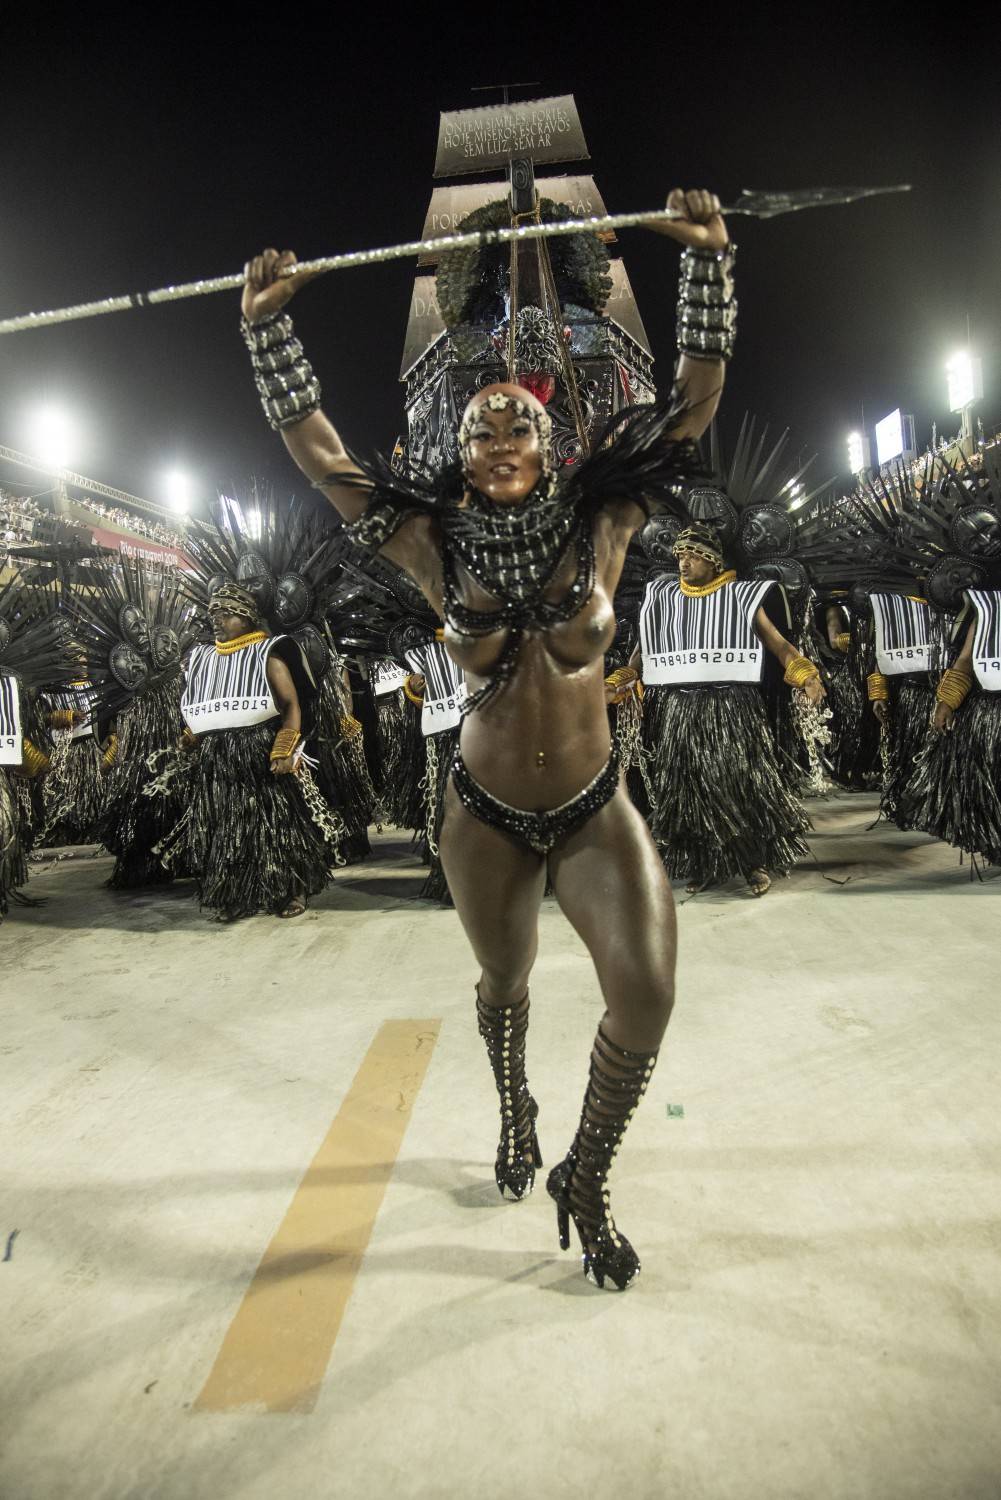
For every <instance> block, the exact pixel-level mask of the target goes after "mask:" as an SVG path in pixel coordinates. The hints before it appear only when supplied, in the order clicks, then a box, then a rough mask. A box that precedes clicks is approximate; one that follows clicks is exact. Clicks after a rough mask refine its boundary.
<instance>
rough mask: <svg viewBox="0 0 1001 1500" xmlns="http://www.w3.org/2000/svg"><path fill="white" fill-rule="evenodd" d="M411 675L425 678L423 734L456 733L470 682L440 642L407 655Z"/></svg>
mask: <svg viewBox="0 0 1001 1500" xmlns="http://www.w3.org/2000/svg"><path fill="white" fill-rule="evenodd" d="M407 663H408V665H409V667H410V670H411V672H419V673H420V675H421V676H422V677H423V678H424V681H425V683H426V687H425V689H424V707H423V709H422V710H421V733H422V734H423V735H424V736H425V738H427V736H428V735H429V734H442V733H444V731H445V730H446V729H454V728H455V726H456V725H457V724H458V722H459V720H460V719H461V718H462V704H463V700H464V699H465V696H466V679H465V677H464V676H463V673H462V668H461V667H457V666H456V665H455V662H454V661H453V660H452V658H451V657H450V656H449V654H448V652H447V651H446V650H445V647H444V646H443V645H442V644H441V642H440V641H429V642H428V644H427V645H426V646H416V647H415V648H414V650H413V651H408V652H407Z"/></svg>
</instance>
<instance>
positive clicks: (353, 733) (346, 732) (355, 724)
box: [341, 714, 362, 740]
mask: <svg viewBox="0 0 1001 1500" xmlns="http://www.w3.org/2000/svg"><path fill="white" fill-rule="evenodd" d="M361 732H362V727H361V720H360V719H356V718H355V716H354V714H345V715H344V717H343V718H342V719H341V734H343V736H344V738H345V739H346V740H356V739H357V738H358V736H359V735H360V734H361Z"/></svg>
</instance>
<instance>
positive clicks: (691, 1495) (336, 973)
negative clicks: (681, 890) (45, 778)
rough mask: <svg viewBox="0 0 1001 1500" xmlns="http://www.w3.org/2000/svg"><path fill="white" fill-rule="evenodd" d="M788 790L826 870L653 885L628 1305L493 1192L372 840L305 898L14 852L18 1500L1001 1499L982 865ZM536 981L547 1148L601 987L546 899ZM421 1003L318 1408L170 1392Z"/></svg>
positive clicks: (536, 1210) (858, 812) (396, 870)
mask: <svg viewBox="0 0 1001 1500" xmlns="http://www.w3.org/2000/svg"><path fill="white" fill-rule="evenodd" d="M815 815H816V820H817V824H818V829H819V832H818V836H817V837H816V839H815V841H814V849H815V851H816V854H817V857H818V860H819V869H818V868H816V867H811V866H804V867H802V868H801V869H799V870H797V871H796V872H795V874H794V875H793V876H792V878H791V879H790V880H789V881H788V882H781V883H778V884H777V885H776V887H775V889H774V890H773V892H772V893H771V894H770V895H769V896H768V897H767V898H766V899H765V900H764V901H761V902H756V901H754V900H753V899H752V898H750V897H748V896H746V895H744V894H743V892H741V891H740V890H738V889H736V888H734V889H733V890H731V891H729V892H724V893H719V894H709V895H704V896H700V897H698V898H697V899H695V900H693V901H689V902H687V903H686V904H685V905H684V906H683V908H682V910H681V913H680V928H681V943H682V947H681V965H680V985H679V1002H678V1006H677V1010H676V1012H675V1017H674V1020H673V1022H672V1026H671V1030H670V1032H669V1034H668V1043H667V1046H666V1049H665V1052H664V1054H663V1061H662V1065H661V1066H660V1068H659V1070H658V1072H657V1074H656V1075H655V1078H654V1082H653V1085H652V1087H651V1090H650V1093H649V1095H648V1096H647V1099H646V1101H645V1102H644V1106H643V1108H642V1110H641V1111H640V1113H639V1114H638V1115H637V1118H636V1120H635V1122H634V1125H633V1129H632V1131H631V1133H630V1135H629V1137H628V1139H627V1144H626V1146H625V1148H624V1150H623V1153H622V1156H621V1157H620V1163H621V1166H620V1169H619V1171H618V1174H617V1177H616V1178H615V1179H614V1182H615V1190H614V1202H615V1207H616V1212H617V1217H618V1219H619V1221H620V1223H621V1225H622V1227H623V1229H624V1230H625V1231H626V1232H627V1233H628V1235H629V1236H630V1238H631V1239H632V1240H633V1242H634V1243H635V1244H636V1246H637V1248H638V1249H640V1251H641V1253H642V1255H643V1259H644V1273H643V1276H642V1277H641V1278H640V1281H639V1282H638V1283H637V1285H636V1287H635V1288H634V1289H633V1290H631V1291H630V1292H629V1293H628V1294H627V1295H626V1296H623V1297H620V1296H615V1295H609V1294H604V1293H601V1292H598V1291H597V1290H595V1289H594V1288H592V1287H589V1286H588V1285H587V1284H586V1283H585V1282H584V1281H583V1278H582V1277H581V1275H580V1272H579V1265H578V1262H577V1260H576V1257H575V1256H573V1255H572V1254H571V1255H565V1256H564V1255H561V1254H560V1252H559V1250H558V1248H557V1244H556V1235H555V1224H554V1219H553V1216H552V1214H551V1213H550V1203H549V1200H548V1199H547V1198H546V1196H545V1193H544V1191H542V1189H541V1185H540V1188H539V1189H538V1190H537V1192H536V1194H535V1196H534V1197H533V1198H532V1199H530V1200H529V1201H527V1202H525V1203H523V1204H514V1205H509V1204H504V1203H502V1202H501V1200H500V1199H499V1197H498V1196H497V1193H496V1189H495V1187H494V1184H493V1180H492V1161H493V1153H494V1148H495V1145H496V1103H495V1097H494V1095H493V1091H492V1082H491V1079H490V1074H489V1070H488V1067H487V1063H486V1059H485V1057H484V1056H483V1054H482V1051H481V1043H480V1042H479V1039H478V1038H477V1036H476V1034H475V1027H474V1024H473V1018H472V1004H471V997H472V982H473V978H474V972H473V967H472V963H471V960H470V957H469V955H468V951H467V949H466V947H465V943H464V940H463V938H462V934H461V931H460V929H459V926H458V921H457V919H456V917H455V916H454V914H453V913H451V912H448V911H441V910H438V909H435V908H429V907H427V906H424V905H421V904H419V903H416V902H414V901H413V900H412V899H411V897H412V894H413V892H414V891H415V890H416V887H417V884H418V883H419V881H418V878H417V873H416V871H415V869H414V867H413V865H412V862H411V861H410V860H409V855H408V852H407V848H406V846H405V845H404V844H402V843H400V842H399V840H394V838H392V837H390V836H383V837H382V838H381V839H379V840H377V848H378V852H379V856H380V858H379V861H378V862H377V863H373V864H370V865H368V866H364V867H356V868H354V869H351V870H347V871H345V872H343V873H342V874H341V875H340V876H339V877H338V879H337V882H336V884H335V885H334V886H332V887H331V888H330V890H329V891H328V892H327V893H326V894H325V895H324V896H323V897H321V898H320V899H319V900H318V901H317V902H316V903H315V905H314V907H313V908H312V909H311V911H310V913H309V914H308V915H307V916H306V917H304V918H302V919H301V920H299V921H296V922H292V923H279V922H277V921H275V920H273V919H257V920H255V921H253V922H250V923H241V924H239V925H237V926H235V927H230V928H219V927H217V926H213V925H210V924H209V923H208V922H207V921H206V920H205V918H204V917H202V916H200V914H199V913H198V911H197V908H196V907H195V906H194V904H193V903H192V902H191V900H190V899H189V895H188V889H187V888H185V887H178V888H177V889H174V890H165V891H159V890H158V891H152V892H149V893H146V894H141V895H135V896H130V895H122V894H119V893H115V892H110V891H107V890H105V889H103V887H102V886H101V880H102V879H103V878H104V877H105V876H106V874H107V872H108V869H109V862H108V861H107V860H96V861H87V860H85V861H74V862H72V863H69V862H68V863H66V864H62V865H56V866H52V867H48V868H44V869H41V870H38V871H36V873H35V875H34V877H33V879H32V886H31V888H32V891H33V893H34V894H36V895H42V896H46V897H48V898H49V903H48V905H47V906H46V907H45V908H44V909H41V910H37V911H24V910H15V911H14V912H13V914H12V915H11V917H10V918H9V919H8V921H7V922H6V923H5V924H4V925H3V927H2V928H0V962H2V975H3V992H4V998H3V1002H2V1010H0V1015H2V1028H0V1086H2V1095H0V1097H2V1101H3V1103H2V1110H3V1114H2V1118H3V1127H4V1128H3V1143H4V1144H3V1152H2V1156H0V1183H2V1193H0V1255H2V1254H3V1251H4V1249H5V1248H6V1247H7V1246H8V1244H9V1245H10V1258H9V1259H8V1260H6V1261H3V1262H0V1309H2V1310H0V1354H2V1358H0V1495H2V1497H3V1500H62V1497H71V1496H72V1497H74V1500H77V1497H79V1500H124V1497H129V1500H221V1497H230V1496H240V1497H244V1496H246V1497H248V1500H285V1497H299V1496H302V1497H327V1496H336V1497H352V1500H353V1497H356V1496H357V1497H362V1496H366V1497H367V1496H377V1497H381V1496H387V1495H392V1496H394V1497H398V1500H410V1497H418V1496H419V1497H432V1496H433V1497H451V1496H456V1497H460V1496H461V1497H467V1496H471V1497H472V1496H475V1497H477V1500H494V1497H497V1500H510V1497H512V1496H523V1497H526V1500H529V1497H532V1500H534V1497H537V1496H538V1497H560V1500H562V1497H564V1496H566V1497H571V1496H572V1497H574V1500H578V1497H581V1496H602V1495H605V1494H608V1495H614V1496H616V1497H629V1500H647V1497H651V1500H652V1497H662V1496H663V1497H668V1496H669V1497H677V1500H702V1497H706V1500H751V1497H753V1500H779V1497H781V1500H786V1497H797V1500H799V1497H803V1500H828V1497H832V1500H833V1497H838V1500H842V1497H844V1500H849V1497H851V1500H869V1497H871V1500H905V1497H906V1500H947V1497H948V1500H952V1497H955V1500H986V1497H997V1496H998V1495H1001V1316H999V1299H1001V1274H999V1255H998V1252H999V1248H1001V1229H999V1221H1001V1191H999V1186H998V1167H999V1164H1001V1149H999V1147H1001V1113H999V1110H998V1105H997V1075H998V1057H999V1051H1001V1049H999V1043H1001V1036H999V1032H1001V1022H999V1003H998V1002H999V985H998V970H999V942H998V934H999V920H998V913H999V902H1001V881H999V873H1001V872H989V873H988V875H987V879H986V880H985V882H984V883H983V884H979V883H977V882H974V883H972V884H971V883H970V882H969V879H968V870H966V869H960V868H959V866H958V864H957V860H956V856H955V855H954V854H953V852H952V851H950V850H947V849H944V848H942V847H941V846H938V845H934V844H932V843H931V842H930V841H929V840H927V839H925V838H923V837H920V836H915V835H901V834H898V833H896V832H895V831H893V830H888V829H887V828H885V827H880V828H877V829H874V830H872V831H871V832H866V831H865V829H866V824H867V823H869V822H870V821H871V819H872V816H873V811H872V799H870V798H854V799H853V798H849V797H842V798H840V799H837V800H835V801H833V802H831V803H828V804H826V805H818V806H817V808H816V809H815ZM821 870H822V871H823V872H825V873H826V874H827V875H830V876H833V877H836V878H837V879H839V880H847V884H843V885H838V884H833V883H831V882H829V881H826V880H825V879H824V878H823V876H822V874H821V873H820V871H821ZM533 995H534V1010H533V1024H532V1034H531V1038H530V1051H529V1077H530V1080H531V1083H532V1085H533V1088H534V1089H535V1091H536V1092H537V1094H538V1097H539V1100H540V1104H541V1111H542V1113H541V1119H540V1135H541V1140H542V1149H543V1153H544V1155H545V1157H546V1161H547V1165H548V1164H549V1163H550V1162H551V1161H554V1160H556V1159H557V1158H558V1157H559V1156H560V1155H562V1153H563V1150H564V1149H565V1146H566V1143H567V1141H568V1138H569V1135H570V1133H571V1131H572V1128H573V1126H574V1124H575V1122H576V1117H577V1113H578V1110H579V1103H580V1095H581V1092H582V1088H583V1082H584V1071H585V1067H586V1058H587V1053H588V1049H589V1045H590V1039H591V1035H592V1033H593V1029H594V1024H595V1020H596V1018H597V1015H598V1012H599V1004H598V997H597V991H596V985H595V981H594V978H593V974H592V971H591V969H590V966H589V963H588V960H587V957H586V955H585V954H584V952H583V950H582V949H581V947H580V944H579V943H578V941H577V939H576V938H575V936H574V935H573V933H572V932H571V930H570V929H569V927H568V926H567V925H566V923H565V922H564V921H563V919H562V917H561V916H560V914H559V912H558V910H557V909H556V907H555V905H554V904H553V903H552V902H547V903H546V905H545V909H544V913H543V920H542V952H541V957H540V960H539V964H538V967H537V971H536V975H535V981H534V989H533ZM431 1016H440V1017H441V1018H442V1022H443V1024H442V1028H441V1035H440V1039H439V1042H438V1045H437V1048H436V1050H435V1053H434V1056H433V1058H432V1061H431V1065H430V1068H429V1071H428V1074H427V1077H426V1079H425V1082H424V1085H423V1088H422V1089H421V1092H420V1095H419V1097H418V1099H417V1103H416V1106H415V1109H414V1113H413V1118H412V1120H411V1123H410V1128H409V1131H408V1133H407V1135H406V1137H405V1139H404V1143H403V1148H402V1151H401V1153H400V1156H399V1159H398V1162H397V1165H396V1169H395V1172H394V1175H393V1179H392V1181H391V1183H390V1186H389V1190H388V1192H387V1195H386V1198H385V1201H384V1203H383V1207H382V1211H381V1213H380V1215H379V1217H378V1220H377V1222H376V1224H375V1229H374V1233H373V1236H372V1240H371V1244H370V1247H369V1250H368V1254H367V1256H366V1258H365V1261H364V1264H363V1267H362V1270H361V1273H360V1275H359V1277H358V1280H357V1282H356V1284H355V1288H354V1292H353V1295H352V1298H351V1302H350V1304H349V1306H348V1309H347V1314H346V1317H345V1320H344V1323H343V1325H342V1327H341V1331H340V1335H339V1337H338V1339H337V1342H336V1344H335V1346H334V1349H333V1353H332V1357H331V1361H330V1365H329V1369H328V1373H327V1377H326V1380H325V1383H324V1385H323V1389H322V1391H321V1393H320V1397H319V1400H318V1402H317V1405H316V1407H315V1409H314V1410H313V1412H312V1413H310V1414H309V1415H304V1416H285V1415H265V1414H261V1413H255V1412H253V1411H249V1412H238V1413H232V1414H225V1415H219V1414H212V1413H192V1412H191V1410H190V1407H191V1404H192V1403H193V1402H194V1400H195V1398H196V1396H197V1395H198V1392H199V1391H200V1389H201V1387H202V1385H203V1383H204V1381H205V1378H206V1376H207V1374H208V1372H209V1370H210V1369H211V1367H212V1365H213V1362H214V1360H215V1358H216V1355H217V1353H218V1350H219V1346H220V1342H221V1340H222V1338H223V1335H224V1334H225V1332H226V1330H227V1328H228V1326H229V1324H230V1322H231V1320H232V1318H233V1316H234V1313H235V1312H236V1310H237V1308H238V1306H239V1304H240V1301H241V1299H242V1297H243V1296H244V1293H245V1291H246V1289H247V1286H248V1284H249V1282H250V1280H251V1278H252V1276H253V1274H254V1270H255V1267H256V1266H257V1263H258V1261H259V1259H260V1257H261V1255H262V1252H263V1250H264V1248H265V1246H266V1245H267V1243H268V1241H269V1239H270V1237H271V1235H272V1233H273V1232H274V1230H275V1228H276V1226H277V1225H278V1223H279V1222H280V1221H281V1219H282V1217H283V1215H284V1213H285V1211H286V1208H287V1206H288V1203H289V1201H290V1199H291V1197H292V1195H293V1193H294V1192H295V1190H296V1187H297V1185H298V1183H299V1181H300V1179H301V1177H302V1175H303V1173H304V1171H305V1170H306V1168H307V1166H308V1164H309V1162H310V1160H311V1158H312V1156H313V1153H314V1151H315V1150H316V1148H317V1145H318V1143H319V1142H320V1140H321V1139H322V1138H323V1136H324V1134H325V1133H326V1131H327V1129H328V1127H329V1125H330V1122H331V1120H332V1119H333V1117H334V1115H335V1114H336V1112H337V1109H338V1106H339V1103H340V1100H341V1098H342V1097H343V1095H344V1093H345V1091H346V1089H347V1088H348V1086H349V1084H350V1082H351V1080H352V1078H353V1076H354V1074H355V1072H356V1070H357V1068H358V1066H359V1063H360V1062H361V1060H362V1058H363V1056H364V1054H365V1052H366V1049H367V1047H368V1045H369V1043H370V1041H371V1039H372V1037H373V1035H374V1033H375V1031H376V1029H377V1027H378V1025H379V1024H380V1022H382V1021H383V1020H385V1019H387V1018H406V1017H420V1018H423V1017H431ZM668 1105H681V1106H682V1107H683V1110H684V1114H683V1117H678V1116H673V1117H669V1115H668ZM337 1186H338V1185H337V1183H336V1182H331V1183H330V1184H329V1193H330V1201H331V1214H336V1212H337ZM15 1229H16V1230H17V1231H18V1232H17V1236H16V1238H14V1239H13V1241H12V1242H11V1241H10V1240H9V1236H10V1235H11V1232H12V1231H14V1230H15Z"/></svg>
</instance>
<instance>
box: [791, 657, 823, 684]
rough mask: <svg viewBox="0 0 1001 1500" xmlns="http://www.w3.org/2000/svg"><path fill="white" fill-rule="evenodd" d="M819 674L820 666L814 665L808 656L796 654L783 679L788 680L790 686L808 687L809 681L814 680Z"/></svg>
mask: <svg viewBox="0 0 1001 1500" xmlns="http://www.w3.org/2000/svg"><path fill="white" fill-rule="evenodd" d="M819 676H820V669H819V667H816V666H814V664H813V662H812V661H810V660H809V658H808V657H805V656H794V657H793V659H792V661H791V662H790V663H789V665H788V666H787V667H786V669H785V675H784V677H783V679H782V680H783V682H787V683H788V684H789V686H790V687H794V688H801V687H806V684H807V683H808V682H812V681H813V680H814V678H815V677H819Z"/></svg>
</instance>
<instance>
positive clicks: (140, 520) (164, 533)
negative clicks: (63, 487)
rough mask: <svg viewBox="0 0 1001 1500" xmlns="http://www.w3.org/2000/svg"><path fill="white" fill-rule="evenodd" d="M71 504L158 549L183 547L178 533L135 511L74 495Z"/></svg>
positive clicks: (89, 496)
mask: <svg viewBox="0 0 1001 1500" xmlns="http://www.w3.org/2000/svg"><path fill="white" fill-rule="evenodd" d="M73 502H74V504H75V505H82V506H83V507H84V509H85V510H91V511H93V512H94V514H95V515H96V516H100V517H101V518H102V519H103V520H105V521H110V522H111V523H112V525H114V526H124V527H126V528H127V529H128V530H129V531H134V532H136V533H137V534H138V535H139V536H145V537H148V538H149V540H150V541H151V542H156V543H157V545H158V546H160V547H181V546H183V538H182V537H181V536H180V535H179V534H178V532H176V531H171V529H170V527H169V526H164V525H163V524H162V523H161V522H160V521H154V520H151V519H147V517H145V516H139V515H136V513H135V511H131V510H124V509H123V508H122V507H121V506H120V505H105V504H104V502H103V500H95V499H94V498H93V496H92V495H75V496H74V497H73Z"/></svg>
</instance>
